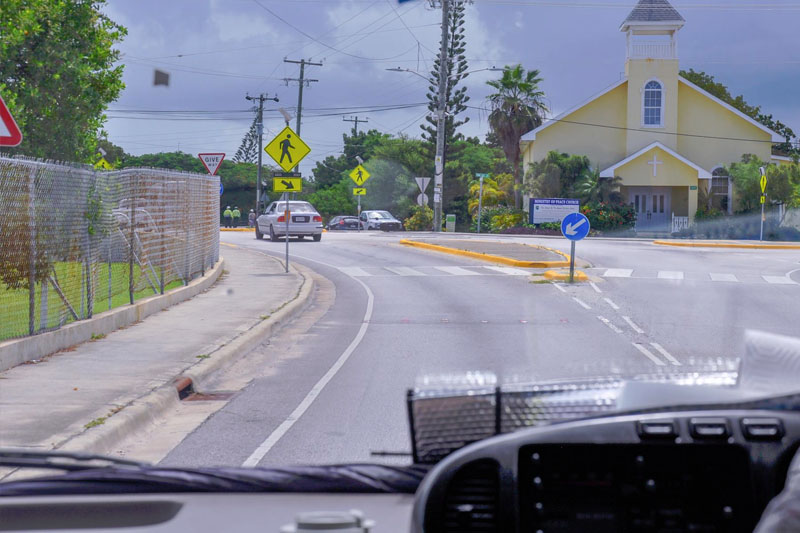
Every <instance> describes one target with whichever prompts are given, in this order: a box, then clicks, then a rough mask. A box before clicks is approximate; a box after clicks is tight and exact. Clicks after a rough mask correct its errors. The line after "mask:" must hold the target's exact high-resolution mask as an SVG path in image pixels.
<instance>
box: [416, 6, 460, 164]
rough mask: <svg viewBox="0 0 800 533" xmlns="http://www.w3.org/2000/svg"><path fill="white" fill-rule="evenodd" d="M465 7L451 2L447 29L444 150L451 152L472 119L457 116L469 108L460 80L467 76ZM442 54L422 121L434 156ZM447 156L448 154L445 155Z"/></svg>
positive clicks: (429, 87) (430, 153)
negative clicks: (426, 114)
mask: <svg viewBox="0 0 800 533" xmlns="http://www.w3.org/2000/svg"><path fill="white" fill-rule="evenodd" d="M465 10H466V7H465V2H453V1H452V0H451V5H450V12H449V15H450V17H449V18H450V21H449V26H448V29H449V32H448V46H447V72H448V80H447V90H446V91H445V102H446V104H447V107H446V110H447V116H446V118H445V137H444V139H445V141H444V146H445V154H448V148H450V147H451V146H452V144H453V141H455V140H458V139H461V138H463V136H462V135H460V134H458V133H457V132H456V130H457V129H458V128H459V127H460V126H462V125H464V124H466V123H467V122H469V117H464V118H463V119H457V116H458V115H459V114H461V113H463V112H464V110H466V109H467V102H468V101H469V96H467V88H466V87H460V88H458V84H459V82H460V81H461V80H463V79H464V78H466V77H467V76H468V74H467V73H466V72H467V68H468V67H469V65H468V63H467V56H466V55H465V52H466V46H467V41H466V36H465V30H464V12H465ZM439 64H440V63H439V58H438V57H437V58H436V60H435V61H434V62H433V68H432V69H431V78H430V79H431V84H430V85H429V86H428V94H427V97H428V111H429V114H428V116H427V117H426V118H425V123H423V124H421V125H420V128H422V139H423V140H424V141H425V148H426V151H427V152H428V153H429V156H430V158H431V160H432V159H433V155H434V154H435V153H436V129H437V122H438V121H437V118H436V116H437V110H438V107H439ZM445 159H447V157H445Z"/></svg>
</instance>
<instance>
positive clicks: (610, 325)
mask: <svg viewBox="0 0 800 533" xmlns="http://www.w3.org/2000/svg"><path fill="white" fill-rule="evenodd" d="M597 319H598V320H599V321H600V322H602V323H603V324H605V325H606V326H608V327H609V328H611V330H612V331H613V332H614V333H622V330H621V329H619V328H618V327H617V326H616V325H614V323H613V322H611V321H610V320H609V319H607V318H606V317H604V316H598V317H597Z"/></svg>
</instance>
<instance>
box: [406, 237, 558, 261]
mask: <svg viewBox="0 0 800 533" xmlns="http://www.w3.org/2000/svg"><path fill="white" fill-rule="evenodd" d="M400 244H402V245H405V246H412V247H415V248H422V249H425V250H432V251H435V252H441V253H446V254H450V255H458V256H462V257H469V258H472V259H478V260H480V261H487V262H490V263H500V264H503V265H508V266H514V267H520V268H559V267H568V266H569V257H568V256H567V255H566V254H564V253H562V252H560V251H558V250H554V249H552V248H547V247H544V246H538V245H531V244H520V243H503V242H494V241H480V240H474V239H457V240H447V241H443V242H439V243H432V242H426V241H422V240H418V239H402V240H401V241H400ZM501 254H502V255H501ZM556 258H558V259H556Z"/></svg>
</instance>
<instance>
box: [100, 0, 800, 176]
mask: <svg viewBox="0 0 800 533" xmlns="http://www.w3.org/2000/svg"><path fill="white" fill-rule="evenodd" d="M635 3H636V2H635V1H619V0H475V1H474V2H472V3H471V4H469V5H468V6H467V8H466V10H467V12H466V23H465V30H466V39H467V51H466V56H467V59H468V60H469V70H470V71H474V72H472V73H471V74H470V75H469V76H468V77H467V78H466V79H465V80H464V81H462V82H461V83H462V84H465V85H466V86H467V87H468V92H467V94H468V95H469V96H470V99H471V100H470V102H469V103H468V105H469V106H471V107H470V109H468V110H467V111H466V112H465V113H464V115H466V116H468V117H469V122H468V123H467V124H466V125H465V126H462V128H461V130H460V131H461V132H462V133H463V134H464V135H467V136H477V137H480V138H481V139H482V138H483V137H484V136H485V134H486V133H487V131H488V124H487V120H486V115H487V113H486V111H485V107H486V96H487V95H488V94H489V93H490V91H491V88H490V87H488V86H487V85H486V81H487V80H489V79H493V78H496V77H498V76H499V73H498V72H492V71H490V70H485V69H488V68H491V67H502V66H504V65H511V64H517V63H520V64H522V65H523V67H525V68H526V69H538V70H539V71H540V72H541V77H542V78H543V82H542V84H541V87H542V89H543V90H544V91H545V94H546V103H547V105H548V107H549V108H550V115H551V116H555V115H557V114H558V113H559V112H561V111H564V110H566V109H569V108H571V107H573V106H574V105H576V104H578V103H580V102H583V101H584V100H586V99H587V98H589V97H591V96H592V95H594V94H596V93H598V92H600V91H602V90H603V89H604V88H606V87H607V86H609V85H611V84H613V83H614V82H616V81H618V80H619V79H620V78H621V76H622V72H623V71H624V62H625V35H624V34H623V33H621V32H620V31H619V26H620V23H621V22H622V21H623V20H624V19H625V17H626V16H627V14H628V13H629V12H630V10H631V8H632V7H633V5H635ZM673 6H674V7H675V8H676V9H678V10H679V11H680V12H681V14H682V15H683V17H684V18H685V19H686V25H685V26H684V28H683V29H682V30H681V31H680V33H679V36H678V43H679V48H678V49H679V57H680V64H681V68H684V69H688V68H694V69H695V70H704V71H706V72H708V73H709V74H712V75H714V76H715V77H716V78H717V81H720V82H722V83H724V84H726V85H727V86H728V87H729V89H730V90H731V92H732V93H733V94H734V95H738V94H742V95H744V96H745V99H746V100H747V101H748V102H749V103H750V104H753V105H760V106H762V108H763V111H765V112H766V113H772V114H773V115H774V116H775V117H776V118H777V119H779V120H781V121H782V122H784V123H786V124H787V125H789V127H791V128H793V129H794V130H795V132H797V133H800V99H798V98H797V94H798V91H797V86H798V84H799V83H800V32H798V31H797V28H798V27H800V0H760V1H757V0H749V1H748V0H683V1H681V2H678V1H675V2H673ZM103 11H104V12H105V13H106V14H107V15H108V16H109V17H110V18H111V19H112V20H114V21H116V22H118V23H120V24H122V25H123V26H125V27H126V28H127V29H128V35H127V37H126V38H125V39H124V41H123V42H121V43H120V44H119V45H118V48H119V50H120V51H121V62H122V63H123V64H124V65H125V70H124V82H125V85H126V88H125V89H124V91H123V92H122V94H121V96H120V98H119V99H118V100H117V101H116V102H113V103H112V104H111V105H110V106H109V111H108V113H107V115H108V117H109V119H108V121H107V123H106V126H105V129H106V131H107V132H108V134H109V140H111V141H112V142H113V143H115V144H117V145H120V146H122V147H123V148H124V149H125V151H126V152H128V153H131V154H137V155H138V154H144V153H154V152H169V151H175V150H181V151H183V152H187V153H195V154H196V153H199V152H225V153H227V154H228V155H227V157H228V158H232V157H233V155H234V154H235V152H236V150H237V148H238V147H239V145H240V144H241V141H242V137H243V136H244V135H245V134H246V132H247V130H248V129H249V127H250V124H251V123H252V120H253V117H254V112H253V110H252V104H251V103H250V102H248V101H247V100H245V96H246V95H248V94H249V95H251V96H253V95H258V94H267V95H268V96H270V97H277V98H278V99H279V102H278V103H276V102H272V101H268V102H265V122H264V126H265V135H264V144H267V143H268V142H269V141H270V140H271V139H272V137H274V136H275V135H276V134H277V133H278V132H279V131H280V130H281V129H282V127H283V125H284V119H283V118H282V116H281V115H280V114H279V113H278V111H277V109H278V108H284V109H285V110H287V111H288V112H289V113H290V114H291V115H292V117H295V116H296V106H297V100H298V86H297V83H296V82H291V81H290V82H288V84H287V82H286V81H285V79H286V78H298V77H299V65H297V64H294V63H285V62H284V59H291V60H299V59H301V58H303V59H306V60H311V61H314V62H318V63H322V66H321V67H319V66H307V67H306V78H312V79H315V80H319V81H315V82H312V83H310V84H309V86H308V87H305V89H304V95H303V115H302V126H301V132H300V133H301V135H300V136H301V137H302V139H303V140H304V141H306V143H307V144H308V145H309V146H310V147H311V153H310V154H309V156H308V157H307V158H306V159H305V160H304V161H303V163H302V164H301V165H300V170H301V172H302V173H303V174H304V175H307V174H310V171H311V169H312V168H313V166H314V163H315V162H316V161H318V160H322V159H324V158H325V157H327V156H329V155H334V156H336V155H338V154H340V153H341V152H342V134H343V133H346V132H349V131H350V130H351V128H352V127H353V123H352V122H345V120H344V119H352V117H354V116H358V117H359V120H361V119H366V120H367V121H368V122H367V123H366V124H361V123H359V129H362V128H365V127H366V128H370V129H377V130H379V131H381V132H384V133H390V134H393V135H399V134H405V135H409V136H412V137H419V135H420V128H419V125H420V124H421V123H422V121H423V120H424V116H425V115H426V114H427V109H426V107H425V103H426V101H427V100H426V92H427V87H428V81H427V80H426V78H430V76H431V74H430V69H431V67H432V65H433V59H434V58H435V56H436V54H437V53H438V43H439V37H440V27H439V23H440V21H441V12H440V10H438V9H433V8H431V7H430V3H429V2H428V1H427V0H411V1H409V2H404V3H399V2H398V1H397V0H108V4H107V5H106V6H105V7H104V8H103ZM397 67H399V68H401V69H408V70H412V71H414V72H416V73H417V74H414V73H410V72H395V71H389V70H387V69H389V68H397ZM155 69H159V70H163V71H166V72H168V73H169V74H170V84H169V86H168V87H164V86H154V85H153V75H154V70H155ZM291 126H292V128H295V119H294V118H292V122H291ZM265 157H267V156H266V155H265Z"/></svg>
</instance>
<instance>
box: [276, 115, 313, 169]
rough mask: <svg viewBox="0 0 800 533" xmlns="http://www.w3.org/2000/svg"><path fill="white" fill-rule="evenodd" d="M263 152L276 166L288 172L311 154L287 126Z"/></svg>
mask: <svg viewBox="0 0 800 533" xmlns="http://www.w3.org/2000/svg"><path fill="white" fill-rule="evenodd" d="M264 151H265V152H267V154H268V155H269V156H270V157H271V158H272V159H274V160H275V162H276V163H278V165H279V166H280V167H281V168H282V169H283V170H285V171H286V172H289V171H290V170H291V169H292V168H294V167H296V166H297V164H298V163H300V161H302V160H303V158H304V157H305V156H307V155H308V154H309V153H310V152H311V148H309V147H308V145H307V144H306V143H304V142H303V139H301V138H300V137H299V136H298V135H297V134H296V133H295V132H294V131H293V130H292V128H290V127H289V126H286V127H285V128H283V131H281V132H280V133H279V134H278V135H276V136H275V138H274V139H272V140H271V141H270V142H269V144H268V145H267V146H265V147H264Z"/></svg>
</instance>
